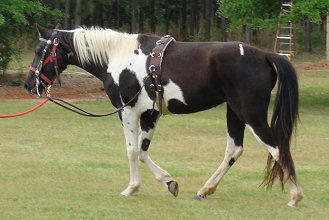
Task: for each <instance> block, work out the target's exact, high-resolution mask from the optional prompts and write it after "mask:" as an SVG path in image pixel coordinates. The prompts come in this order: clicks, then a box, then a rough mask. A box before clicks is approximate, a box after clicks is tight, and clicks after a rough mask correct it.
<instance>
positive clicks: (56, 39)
mask: <svg viewBox="0 0 329 220" xmlns="http://www.w3.org/2000/svg"><path fill="white" fill-rule="evenodd" d="M53 44H54V46H58V44H59V40H58V38H57V37H56V38H55V39H54V41H53Z"/></svg>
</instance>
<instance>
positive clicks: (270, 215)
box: [0, 70, 329, 220]
mask: <svg viewBox="0 0 329 220" xmlns="http://www.w3.org/2000/svg"><path fill="white" fill-rule="evenodd" d="M299 78H300V103H301V106H300V119H301V123H300V124H299V127H298V132H297V138H296V140H294V141H293V147H292V154H293V157H294V160H295V166H296V171H297V175H298V178H299V181H300V184H301V186H302V187H303V190H304V194H305V198H304V200H303V201H302V202H301V203H300V206H299V208H298V209H292V208H289V207H288V206H287V205H286V203H287V202H288V201H289V195H288V190H285V192H284V193H281V191H280V187H279V184H278V183H276V184H275V185H274V187H273V189H272V190H269V191H266V190H265V188H263V187H259V185H260V183H261V181H262V178H263V174H264V167H265V164H266V159H267V151H266V149H265V148H264V147H263V146H262V145H261V144H259V143H258V142H257V140H256V139H255V138H254V137H253V136H252V134H251V132H250V131H249V130H246V135H245V144H244V149H245V151H244V154H243V156H242V157H240V159H239V160H238V161H237V162H236V163H235V164H234V166H233V167H232V168H231V170H230V171H229V172H228V174H227V175H226V176H225V177H224V179H223V180H222V182H221V183H220V185H219V187H218V188H217V191H216V192H215V194H213V195H211V196H209V197H208V198H207V199H205V200H203V201H201V202H198V201H192V197H193V195H194V194H195V193H196V192H197V191H198V190H199V188H200V187H201V186H202V185H203V184H204V183H205V181H206V180H207V179H208V178H209V177H210V175H211V174H212V173H213V172H214V171H215V170H216V168H217V167H218V165H219V163H220V162H221V160H222V158H223V156H224V150H225V145H226V120H225V109H226V106H225V105H221V106H219V107H217V108H214V109H212V110H209V111H205V112H201V113H197V114H191V115H169V116H165V117H164V118H161V119H160V121H159V125H158V128H157V132H156V134H155V137H154V138H153V141H152V144H151V146H150V150H149V151H150V155H151V157H152V159H153V160H154V161H155V162H156V163H157V164H159V165H160V166H161V167H163V168H164V169H166V170H167V171H168V172H169V173H171V174H172V176H173V177H174V178H175V179H176V180H177V181H178V182H179V186H180V193H179V195H178V197H177V198H174V197H173V196H172V195H171V194H170V193H169V192H168V191H167V190H166V189H165V188H164V187H163V186H162V185H161V184H160V183H159V182H157V181H156V180H155V178H154V177H153V175H152V174H151V172H150V171H149V170H148V169H147V168H146V167H145V166H144V165H143V164H140V167H141V176H142V187H141V189H140V191H139V193H138V194H137V195H135V196H133V197H128V198H125V197H121V196H120V192H121V191H122V190H123V189H125V187H126V186H127V184H128V181H129V168H128V160H127V157H126V149H125V143H124V137H123V132H122V128H121V124H120V122H119V120H118V117H117V116H112V117H107V118H96V119H91V118H84V117H81V116H78V115H74V114H72V113H71V112H68V111H66V110H63V109H61V108H59V107H57V106H55V105H53V104H49V103H48V104H46V106H44V107H42V108H41V109H39V110H37V111H36V112H34V113H32V114H29V115H27V116H23V117H20V118H12V119H0V219H10V220H11V219H56V220H57V219H328V218H329V210H328V207H329V187H328V182H329V163H328V155H329V123H328V122H329V89H328V88H329V72H328V70H323V71H316V72H303V73H300V74H299ZM38 102H40V100H36V101H34V102H26V101H4V100H0V114H9V113H17V112H20V111H23V110H26V109H29V108H31V107H32V106H34V105H35V104H37V103H38ZM75 104H78V105H79V106H81V107H83V108H86V109H88V110H90V111H92V112H98V113H104V112H109V111H111V110H112V109H113V108H112V107H111V106H110V104H109V102H108V101H107V100H106V99H104V100H103V99H102V100H97V101H79V102H75ZM271 111H272V108H270V112H269V115H270V114H271Z"/></svg>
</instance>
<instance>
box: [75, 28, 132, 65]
mask: <svg viewBox="0 0 329 220" xmlns="http://www.w3.org/2000/svg"><path fill="white" fill-rule="evenodd" d="M73 33H74V34H73V43H74V48H75V51H76V52H77V55H78V57H79V59H80V61H81V64H82V65H84V64H88V63H98V64H101V65H103V64H108V63H109V62H110V60H111V59H113V58H114V57H115V58H120V57H123V56H125V55H126V54H128V53H132V52H133V51H134V50H135V49H137V48H138V41H137V36H138V35H137V34H127V33H120V32H116V31H113V30H111V29H102V28H95V27H92V28H90V29H86V28H78V29H75V30H73Z"/></svg>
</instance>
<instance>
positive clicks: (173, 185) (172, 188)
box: [167, 180, 178, 197]
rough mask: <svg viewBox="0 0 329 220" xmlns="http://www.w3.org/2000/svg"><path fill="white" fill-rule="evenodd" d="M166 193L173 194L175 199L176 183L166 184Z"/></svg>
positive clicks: (176, 192) (176, 193)
mask: <svg viewBox="0 0 329 220" xmlns="http://www.w3.org/2000/svg"><path fill="white" fill-rule="evenodd" d="M167 186H168V191H169V192H170V193H171V194H173V195H174V196H175V197H177V195H178V183H177V182H176V181H174V180H172V181H170V182H168V183H167Z"/></svg>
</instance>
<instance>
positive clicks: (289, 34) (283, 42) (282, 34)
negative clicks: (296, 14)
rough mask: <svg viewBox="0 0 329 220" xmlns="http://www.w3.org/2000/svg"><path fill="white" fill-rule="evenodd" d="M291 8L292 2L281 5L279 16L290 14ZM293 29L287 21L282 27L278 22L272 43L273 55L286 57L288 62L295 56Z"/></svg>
mask: <svg viewBox="0 0 329 220" xmlns="http://www.w3.org/2000/svg"><path fill="white" fill-rule="evenodd" d="M292 8H293V2H292V1H285V2H283V3H282V6H281V11H280V16H281V15H283V14H284V13H291V12H292ZM294 45H295V43H294V27H293V25H292V22H291V21H289V23H288V25H287V26H283V25H281V24H280V22H278V25H277V31H276V36H275V42H274V53H277V54H279V55H282V56H286V57H287V58H288V59H289V60H290V59H291V57H292V56H294V55H295V51H294Z"/></svg>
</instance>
